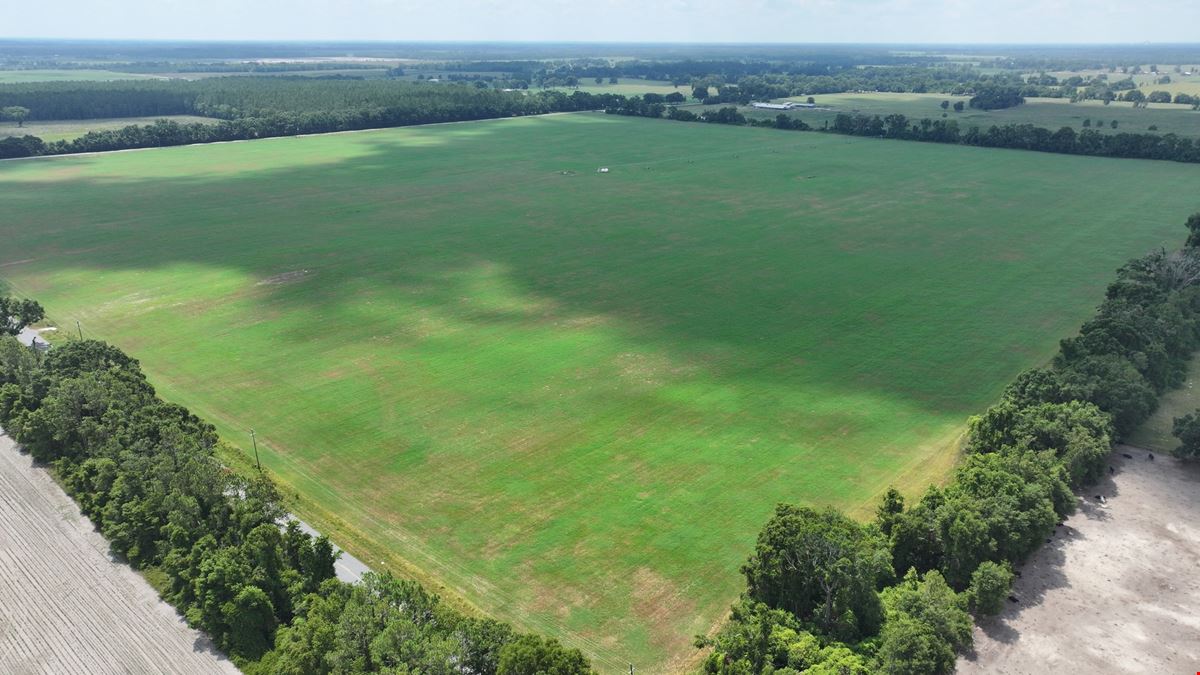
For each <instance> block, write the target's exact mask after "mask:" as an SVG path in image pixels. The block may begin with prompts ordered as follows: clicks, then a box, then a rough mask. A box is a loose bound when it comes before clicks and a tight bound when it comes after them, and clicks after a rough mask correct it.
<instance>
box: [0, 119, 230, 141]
mask: <svg viewBox="0 0 1200 675" xmlns="http://www.w3.org/2000/svg"><path fill="white" fill-rule="evenodd" d="M161 119H166V120H172V121H174V122H178V123H180V124H190V123H192V122H206V123H210V122H211V123H213V124H215V123H216V122H217V121H218V120H216V119H213V118H211V117H197V116H195V115H160V116H158V117H110V118H104V119H94V120H46V121H36V120H35V121H29V122H25V124H24V125H23V126H20V127H18V126H17V125H16V124H15V123H13V122H3V123H0V138H5V137H7V136H24V135H26V134H29V135H31V136H37V137H38V138H40V139H42V140H43V141H46V142H47V143H49V142H51V141H69V140H72V139H75V138H79V137H80V136H82V135H84V134H86V133H87V132H89V131H106V130H110V129H120V128H121V127H127V126H129V125H131V124H154V122H155V120H161Z"/></svg>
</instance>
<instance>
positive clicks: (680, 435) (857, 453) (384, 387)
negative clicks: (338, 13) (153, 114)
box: [0, 114, 1200, 672]
mask: <svg viewBox="0 0 1200 675" xmlns="http://www.w3.org/2000/svg"><path fill="white" fill-rule="evenodd" d="M599 167H609V168H610V171H609V172H608V173H603V174H602V173H598V172H597V169H598V168H599ZM1198 179H1200V167H1196V166H1190V165H1184V164H1174V163H1168V162H1140V161H1134V160H1110V159H1097V158H1086V157H1070V156H1060V155H1050V154H1041V153H1032V152H1020V151H1008V150H990V149H981V148H969V147H957V146H944V145H933V144H922V143H912V142H902V141H883V140H877V139H862V138H848V137H842V136H833V135H822V134H817V133H800V132H784V131H775V130H770V129H756V128H746V127H725V126H717V125H705V124H687V123H674V122H668V121H658V120H645V119H635V118H620V117H615V116H605V115H599V114H577V115H557V116H547V117H540V118H523V119H510V120H497V121H488V122H478V123H469V124H448V125H440V126H429V127H413V128H407V129H394V130H383V131H377V132H363V133H346V134H333V135H325V136H316V137H307V138H283V139H271V140H263V141H252V142H243V143H227V144H215V145H205V146H191V147H184V148H171V149H162V150H149V151H134V152H124V153H116V154H108V155H91V156H81V157H59V158H52V159H37V160H21V161H10V162H0V213H3V214H4V217H3V218H2V219H0V241H3V242H4V246H3V248H0V277H3V279H5V280H6V281H7V282H8V283H9V284H10V285H11V286H12V288H13V289H15V290H16V291H17V292H19V293H21V294H27V295H29V296H33V297H37V298H39V299H40V300H41V301H42V302H43V303H44V304H45V305H46V306H47V308H48V311H49V313H50V316H51V318H52V319H53V320H55V321H57V322H58V323H59V324H60V325H61V326H62V327H63V329H64V330H62V331H60V334H62V333H65V332H66V329H67V328H71V329H74V321H75V320H76V319H78V320H79V321H81V323H82V326H83V328H84V330H85V332H86V333H87V334H90V335H94V336H98V337H102V338H105V339H109V340H112V341H113V342H115V343H116V344H118V345H120V346H122V347H123V348H125V349H126V350H128V351H129V352H130V353H131V354H134V355H136V356H137V357H138V358H139V359H141V360H142V363H143V365H144V367H145V368H146V370H147V371H148V372H149V373H150V375H151V377H152V379H153V381H154V382H155V384H156V385H157V386H158V387H159V389H160V391H161V393H162V394H163V395H164V397H166V398H168V399H171V400H175V401H178V402H180V403H183V404H185V405H188V406H189V407H191V408H192V409H193V410H194V411H195V412H196V413H198V414H200V415H202V416H204V417H206V418H208V419H210V420H212V421H213V422H214V423H216V424H218V425H219V427H220V430H221V432H222V434H223V435H224V437H225V438H227V439H228V440H230V441H232V442H234V443H236V444H238V445H239V446H240V447H241V448H242V450H243V451H244V452H245V453H247V454H248V453H249V452H250V443H249V438H248V436H247V430H248V429H251V428H253V429H255V430H256V431H257V434H258V440H259V445H258V448H259V451H260V453H261V456H262V462H263V465H264V466H265V467H266V468H267V469H268V470H269V471H271V472H272V474H273V475H275V476H277V477H278V478H279V479H280V480H281V481H282V482H283V483H285V485H286V489H287V492H288V493H289V494H290V495H294V501H295V505H296V508H297V510H298V512H299V515H300V516H301V517H303V518H304V519H305V520H308V521H309V522H312V523H313V524H314V525H316V526H317V527H318V528H320V529H322V530H327V531H329V532H330V533H331V534H332V535H333V537H334V539H335V540H336V541H337V542H338V543H339V544H341V545H342V546H343V547H344V548H347V549H348V550H350V551H351V552H352V553H354V554H355V555H357V556H358V557H359V558H361V559H363V560H364V561H366V562H368V564H371V565H374V566H376V567H377V568H380V569H392V570H397V571H401V572H404V573H409V574H413V575H415V576H417V577H418V578H421V579H422V580H424V581H426V582H429V583H431V584H432V585H433V587H434V588H437V589H438V590H440V591H443V592H447V593H448V594H449V595H450V596H451V597H454V598H458V599H460V600H461V601H462V602H464V604H470V605H474V606H475V607H477V608H479V609H480V610H482V611H484V612H487V613H489V614H491V615H494V616H497V617H500V618H503V619H508V620H512V621H514V622H515V623H516V624H517V625H519V626H521V627H523V628H528V629H534V630H540V631H545V632H547V633H550V634H553V635H557V636H559V637H561V638H563V639H564V640H565V641H567V642H568V643H570V644H573V645H577V646H580V647H581V648H583V649H585V650H586V651H587V653H588V654H589V655H591V656H592V657H593V658H594V659H595V660H596V663H597V665H599V666H600V667H601V668H602V669H603V670H604V671H606V672H615V671H618V670H621V669H623V668H627V664H629V663H631V662H632V663H634V664H635V665H636V666H637V667H638V669H639V672H664V671H667V670H677V669H679V668H680V667H682V666H684V665H685V664H686V663H687V661H688V660H689V659H690V658H692V657H693V655H694V653H695V652H694V650H693V649H692V647H691V646H690V643H691V638H692V636H693V635H695V634H697V633H704V632H706V631H708V630H710V629H711V628H712V627H713V626H714V625H715V624H716V623H717V622H719V621H720V620H721V618H722V616H723V615H724V613H725V611H726V609H727V608H728V605H729V603H730V601H732V600H733V599H734V597H735V596H736V595H737V593H738V592H739V590H740V589H741V588H742V585H743V582H742V580H741V578H740V576H739V573H738V566H739V565H740V564H741V562H742V561H743V560H744V559H745V557H746V555H747V554H748V553H749V551H750V549H751V546H752V544H753V540H754V537H755V535H756V533H757V531H758V529H759V527H760V526H761V525H762V524H763V522H764V521H765V520H766V518H767V516H768V515H769V513H770V512H771V510H772V508H773V506H774V505H775V504H776V503H777V502H780V501H792V502H801V503H805V504H814V505H832V506H836V507H839V508H843V509H848V510H850V511H851V512H853V513H855V514H858V515H861V516H864V517H865V516H867V515H869V514H870V512H871V510H872V509H873V506H874V500H875V499H876V498H877V496H878V495H879V494H880V493H881V492H882V491H883V490H884V489H885V488H886V487H887V486H888V485H889V484H897V485H899V486H901V487H902V488H903V489H905V490H906V491H907V492H909V493H910V494H913V493H915V492H916V491H917V490H918V489H919V488H921V487H922V486H924V485H925V484H927V483H929V482H935V481H939V480H941V479H943V478H944V477H945V475H946V473H947V471H948V470H949V468H950V467H951V466H952V464H953V462H954V460H955V457H956V442H957V440H958V438H959V436H960V434H961V432H962V429H963V425H964V423H965V421H966V419H967V417H968V416H969V415H971V414H974V413H977V412H979V411H981V410H982V409H983V408H984V407H985V406H986V405H988V404H989V403H990V402H992V401H993V400H994V399H995V398H996V396H997V395H998V394H999V392H1000V391H1001V389H1002V388H1003V387H1004V386H1005V384H1006V383H1007V382H1008V381H1009V380H1011V378H1012V377H1013V376H1014V375H1015V374H1016V373H1018V372H1019V371H1020V370H1022V369H1024V368H1027V367H1030V366H1033V365H1037V364H1040V363H1042V362H1044V361H1045V360H1046V359H1047V358H1049V357H1050V356H1051V355H1052V354H1053V352H1054V350H1055V348H1056V346H1057V341H1058V340H1059V339H1060V338H1062V337H1064V336H1067V335H1069V334H1071V333H1073V332H1074V331H1075V330H1076V328H1077V327H1078V326H1079V325H1080V324H1081V323H1082V322H1083V321H1084V320H1085V319H1086V318H1087V317H1088V316H1089V314H1090V312H1091V311H1092V310H1093V308H1094V307H1095V306H1096V304H1097V303H1098V302H1099V301H1100V299H1101V298H1102V296H1103V290H1104V287H1105V286H1106V285H1107V284H1108V282H1109V281H1110V280H1111V279H1112V275H1113V270H1114V269H1115V268H1116V267H1117V266H1118V265H1120V264H1121V263H1122V262H1123V261H1124V260H1125V259H1127V258H1129V257H1131V256H1134V255H1138V254H1141V253H1144V252H1146V251H1147V250H1149V249H1152V248H1155V247H1158V246H1173V245H1177V244H1178V243H1179V242H1180V241H1181V240H1182V238H1183V236H1184V231H1183V227H1182V223H1183V221H1184V219H1185V218H1186V216H1187V215H1188V214H1189V213H1191V212H1193V211H1195V210H1196V209H1197V208H1198V207H1200V203H1198V200H1197V197H1196V190H1195V186H1196V184H1197V180H1198Z"/></svg>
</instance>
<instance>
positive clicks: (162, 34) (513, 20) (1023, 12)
mask: <svg viewBox="0 0 1200 675" xmlns="http://www.w3.org/2000/svg"><path fill="white" fill-rule="evenodd" d="M0 17H5V18H6V20H4V21H3V23H0V37H9V38H13V37H16V38H56V37H57V38H94V39H163V40H176V39H185V40H385V41H412V40H429V41H443V40H462V41H582V42H593V41H594V42H788V43H830V42H857V43H863V42H883V43H910V44H911V43H954V44H964V43H1048V42H1052V43H1097V42H1105V43H1109V42H1121V43H1141V42H1195V41H1197V40H1198V39H1200V32H1198V31H1197V27H1198V26H1200V0H1138V1H1136V2H1133V1H1130V0H1122V1H1117V0H203V1H199V0H54V1H53V2H30V0H0Z"/></svg>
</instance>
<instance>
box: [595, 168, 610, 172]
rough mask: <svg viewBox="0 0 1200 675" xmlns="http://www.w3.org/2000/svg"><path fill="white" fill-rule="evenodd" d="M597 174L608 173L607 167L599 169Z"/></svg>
mask: <svg viewBox="0 0 1200 675" xmlns="http://www.w3.org/2000/svg"><path fill="white" fill-rule="evenodd" d="M596 173H608V167H607V166H602V167H600V168H599V169H597V170H596Z"/></svg>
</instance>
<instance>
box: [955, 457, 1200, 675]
mask: <svg viewBox="0 0 1200 675" xmlns="http://www.w3.org/2000/svg"><path fill="white" fill-rule="evenodd" d="M1122 453H1128V454H1130V455H1133V457H1134V459H1126V458H1124V457H1123V456H1122ZM1110 463H1111V464H1112V466H1113V467H1115V469H1116V473H1115V474H1113V475H1110V476H1108V477H1106V478H1105V479H1104V480H1103V482H1101V483H1100V484H1099V485H1098V486H1095V487H1093V488H1089V489H1088V490H1087V492H1086V494H1085V495H1084V497H1083V499H1082V500H1081V503H1080V508H1079V511H1078V512H1077V513H1076V514H1075V515H1073V516H1071V518H1069V519H1068V520H1067V521H1066V522H1065V523H1064V525H1063V526H1062V527H1060V528H1059V529H1058V531H1057V532H1056V533H1055V534H1054V538H1053V539H1052V541H1051V543H1050V544H1047V545H1046V546H1044V547H1043V548H1042V549H1040V550H1039V551H1038V552H1037V553H1035V554H1034V556H1033V558H1032V559H1030V561H1029V562H1028V563H1026V564H1025V565H1024V566H1023V567H1022V568H1021V573H1022V577H1021V578H1020V579H1017V583H1016V584H1015V587H1014V590H1013V594H1014V595H1015V596H1016V597H1017V598H1019V599H1020V603H1018V604H1015V605H1014V604H1009V605H1008V607H1007V609H1006V610H1005V611H1004V612H1003V613H1002V614H1001V615H1000V616H998V617H995V618H992V619H985V620H984V621H982V622H981V623H980V625H979V626H977V627H976V628H975V653H974V654H973V655H969V657H967V658H960V659H959V661H958V672H959V673H966V674H970V673H1001V674H1012V675H1016V674H1018V673H1021V674H1023V673H1031V674H1032V673H1038V674H1040V673H1054V672H1076V673H1191V672H1197V671H1200V575H1198V574H1197V572H1200V466H1189V465H1185V464H1183V463H1181V462H1179V461H1177V460H1175V459H1172V458H1170V457H1164V456H1161V455H1156V456H1155V460H1154V461H1150V460H1149V459H1148V453H1147V452H1146V451H1145V450H1142V449H1140V448H1131V447H1126V446H1122V447H1119V448H1118V449H1117V451H1116V452H1115V453H1114V454H1113V458H1112V460H1111V462H1110ZM1096 495H1104V497H1105V498H1106V499H1107V503H1101V502H1100V501H1099V500H1097V499H1096V497H1095V496H1096Z"/></svg>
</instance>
